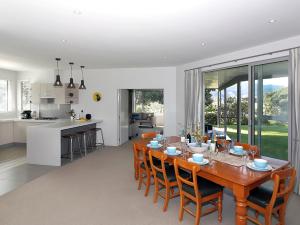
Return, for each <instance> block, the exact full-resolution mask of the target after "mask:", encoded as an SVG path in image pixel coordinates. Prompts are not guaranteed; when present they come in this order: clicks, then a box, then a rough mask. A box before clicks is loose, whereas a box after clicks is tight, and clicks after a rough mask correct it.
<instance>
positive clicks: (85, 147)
mask: <svg viewBox="0 0 300 225" xmlns="http://www.w3.org/2000/svg"><path fill="white" fill-rule="evenodd" d="M86 145H87V144H86V136H85V133H84V134H83V147H84V156H86V151H87V146H86Z"/></svg>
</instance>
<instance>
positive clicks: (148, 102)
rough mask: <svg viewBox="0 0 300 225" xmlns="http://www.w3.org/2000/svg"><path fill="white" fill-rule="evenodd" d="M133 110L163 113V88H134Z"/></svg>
mask: <svg viewBox="0 0 300 225" xmlns="http://www.w3.org/2000/svg"><path fill="white" fill-rule="evenodd" d="M133 103H134V104H133V111H134V112H143V113H155V114H159V113H163V110H164V105H163V104H164V93H163V90H150V89H148V90H134V93H133Z"/></svg>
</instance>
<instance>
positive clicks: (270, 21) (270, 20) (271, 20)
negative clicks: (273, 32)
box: [268, 19, 277, 23]
mask: <svg viewBox="0 0 300 225" xmlns="http://www.w3.org/2000/svg"><path fill="white" fill-rule="evenodd" d="M268 22H269V23H275V22H277V20H275V19H269V21H268Z"/></svg>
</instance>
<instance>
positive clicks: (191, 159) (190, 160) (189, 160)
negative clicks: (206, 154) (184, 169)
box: [188, 158, 209, 165]
mask: <svg viewBox="0 0 300 225" xmlns="http://www.w3.org/2000/svg"><path fill="white" fill-rule="evenodd" d="M188 162H192V163H196V164H199V165H206V164H208V163H209V160H208V159H203V161H202V162H196V161H194V160H193V158H188Z"/></svg>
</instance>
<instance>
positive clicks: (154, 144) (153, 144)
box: [150, 141, 158, 147]
mask: <svg viewBox="0 0 300 225" xmlns="http://www.w3.org/2000/svg"><path fill="white" fill-rule="evenodd" d="M150 144H151V146H154V147H156V146H158V141H150Z"/></svg>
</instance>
